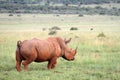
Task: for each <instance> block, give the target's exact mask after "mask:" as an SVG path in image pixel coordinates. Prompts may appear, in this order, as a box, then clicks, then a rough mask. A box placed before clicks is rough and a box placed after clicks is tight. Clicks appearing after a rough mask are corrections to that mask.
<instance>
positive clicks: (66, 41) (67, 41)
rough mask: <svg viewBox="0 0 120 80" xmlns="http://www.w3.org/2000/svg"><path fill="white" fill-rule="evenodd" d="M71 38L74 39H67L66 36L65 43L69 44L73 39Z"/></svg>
mask: <svg viewBox="0 0 120 80" xmlns="http://www.w3.org/2000/svg"><path fill="white" fill-rule="evenodd" d="M71 39H72V38H70V39H68V40H66V38H65V39H64V42H65V44H68V43H69V42H70V41H71Z"/></svg>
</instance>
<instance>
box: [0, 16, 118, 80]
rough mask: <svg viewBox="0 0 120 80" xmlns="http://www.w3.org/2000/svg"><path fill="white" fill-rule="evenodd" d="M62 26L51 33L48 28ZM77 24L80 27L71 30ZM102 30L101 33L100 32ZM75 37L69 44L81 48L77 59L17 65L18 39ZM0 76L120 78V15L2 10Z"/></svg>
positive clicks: (23, 79) (26, 79)
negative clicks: (49, 64)
mask: <svg viewBox="0 0 120 80" xmlns="http://www.w3.org/2000/svg"><path fill="white" fill-rule="evenodd" d="M55 26H57V27H59V28H60V29H61V30H58V31H57V33H56V34H54V35H49V34H48V33H49V32H50V30H49V28H51V27H55ZM71 27H76V28H77V29H78V30H70V28H71ZM101 34H102V35H101ZM51 36H60V37H62V38H63V39H64V38H66V39H69V38H72V40H71V42H70V43H69V44H68V46H69V48H72V49H75V48H76V46H78V52H77V54H76V56H75V60H74V61H66V60H64V59H62V58H59V59H58V60H57V65H56V67H55V68H54V69H52V70H48V69H47V62H42V63H35V62H33V63H31V64H30V65H29V71H24V69H23V66H22V72H17V71H16V69H15V50H16V43H17V41H18V40H21V41H23V40H26V39H32V38H40V39H46V38H47V37H51ZM0 80H120V17H119V16H107V15H104V16H103V15H91V16H89V15H84V16H83V17H80V16H78V15H72V14H67V15H66V14H64V15H61V14H60V15H56V14H13V16H9V14H0Z"/></svg>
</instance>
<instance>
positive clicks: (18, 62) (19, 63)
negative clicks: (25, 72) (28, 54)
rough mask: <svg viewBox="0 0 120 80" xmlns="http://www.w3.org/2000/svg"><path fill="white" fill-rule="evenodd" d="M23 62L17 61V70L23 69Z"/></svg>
mask: <svg viewBox="0 0 120 80" xmlns="http://www.w3.org/2000/svg"><path fill="white" fill-rule="evenodd" d="M21 62H22V60H21V61H16V69H17V71H19V72H20V71H21V68H20V67H21Z"/></svg>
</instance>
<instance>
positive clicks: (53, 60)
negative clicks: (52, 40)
mask: <svg viewBox="0 0 120 80" xmlns="http://www.w3.org/2000/svg"><path fill="white" fill-rule="evenodd" d="M56 63H57V57H53V58H52V59H51V60H49V61H48V66H47V67H48V69H49V70H50V69H52V68H54V67H55V65H56Z"/></svg>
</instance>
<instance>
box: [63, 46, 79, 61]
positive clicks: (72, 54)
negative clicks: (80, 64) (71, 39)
mask: <svg viewBox="0 0 120 80" xmlns="http://www.w3.org/2000/svg"><path fill="white" fill-rule="evenodd" d="M76 53H77V48H76V49H75V50H72V49H67V50H65V52H64V55H63V56H62V57H63V58H64V59H66V60H68V61H72V60H74V59H75V55H76Z"/></svg>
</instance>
